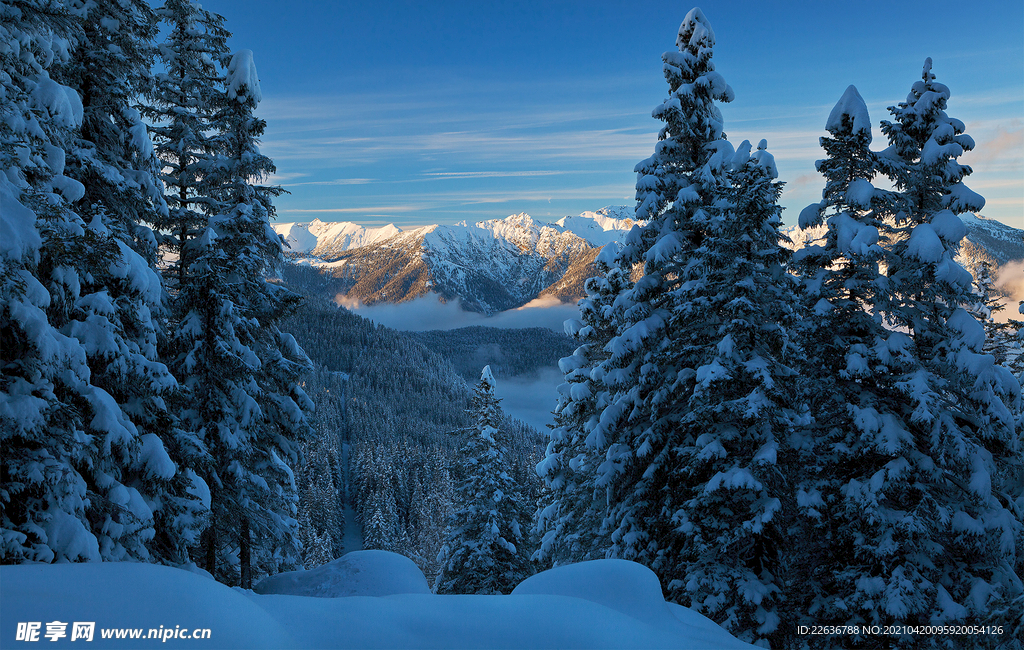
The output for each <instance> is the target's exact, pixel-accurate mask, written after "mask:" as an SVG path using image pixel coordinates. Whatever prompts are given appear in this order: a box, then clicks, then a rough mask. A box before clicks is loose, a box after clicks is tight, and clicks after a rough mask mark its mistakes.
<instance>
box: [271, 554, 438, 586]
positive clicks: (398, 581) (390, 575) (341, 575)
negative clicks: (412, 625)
mask: <svg viewBox="0 0 1024 650" xmlns="http://www.w3.org/2000/svg"><path fill="white" fill-rule="evenodd" d="M255 591H256V593H258V594H290V595H292V596H313V597H315V598H342V597H347V596H392V595H394V594H429V593H430V587H429V586H428V585H427V579H426V578H425V577H424V576H423V572H422V571H420V569H419V567H418V566H416V563H415V562H413V561H412V560H410V559H409V558H407V557H405V556H403V555H398V554H397V553H389V552H387V551H353V552H351V553H346V554H345V555H343V556H342V557H340V558H338V559H337V560H333V561H331V562H328V563H327V564H323V565H321V566H318V567H316V568H315V569H310V570H308V571H288V572H286V573H279V574H277V575H275V576H270V577H269V578H266V579H264V580H263V581H262V582H260V583H259V584H258V585H256V589H255Z"/></svg>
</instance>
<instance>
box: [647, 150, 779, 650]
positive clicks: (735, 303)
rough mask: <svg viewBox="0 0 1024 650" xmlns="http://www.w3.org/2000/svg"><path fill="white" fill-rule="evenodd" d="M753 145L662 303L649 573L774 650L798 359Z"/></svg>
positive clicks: (768, 182) (773, 187)
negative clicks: (667, 521) (665, 381)
mask: <svg viewBox="0 0 1024 650" xmlns="http://www.w3.org/2000/svg"><path fill="white" fill-rule="evenodd" d="M766 146H767V145H766V143H765V142H764V141H762V142H761V144H760V146H759V147H758V149H757V151H755V152H754V153H753V155H751V151H750V149H751V147H750V144H749V143H748V142H744V143H743V144H742V145H741V146H740V147H739V149H738V150H737V152H736V155H735V157H734V158H733V160H732V162H731V164H730V170H729V174H728V177H727V179H728V185H727V186H726V187H724V188H722V190H721V193H720V196H721V200H720V201H719V202H718V204H717V205H716V207H715V209H714V210H713V211H712V212H711V213H710V218H709V220H708V222H707V225H706V227H705V229H704V238H703V240H702V242H701V245H700V246H698V247H697V248H695V249H694V250H693V251H692V252H691V253H690V262H689V263H688V264H687V266H686V276H684V278H682V279H683V282H682V284H681V285H680V287H679V289H678V290H677V291H676V292H675V303H676V304H675V308H674V310H673V312H672V315H671V317H670V319H669V323H668V329H669V331H671V332H673V334H674V336H673V339H672V341H671V343H670V344H669V348H668V350H667V354H668V355H669V356H670V357H671V358H673V359H674V360H675V363H676V364H677V367H678V368H680V371H679V372H678V374H677V375H676V379H675V382H674V383H673V384H672V386H671V394H672V395H673V399H674V400H675V401H676V402H677V403H676V405H675V406H674V407H673V410H672V411H669V412H672V413H673V416H674V417H675V418H677V419H676V420H675V424H674V427H673V430H672V434H671V438H670V440H669V450H668V453H667V457H668V461H667V464H668V465H669V466H670V467H671V468H672V469H671V471H669V472H665V477H666V484H665V485H664V486H662V487H661V491H662V493H663V496H661V497H660V502H661V503H663V504H664V505H663V506H662V507H663V508H665V509H666V510H667V511H669V512H671V524H672V528H671V530H670V531H669V533H668V535H667V539H666V541H665V542H663V546H664V551H663V553H662V556H661V557H660V558H659V561H658V566H659V569H660V571H659V573H660V574H661V576H662V577H663V578H664V579H665V580H666V596H667V597H668V598H669V599H671V600H674V601H676V602H680V603H683V604H687V605H690V606H692V607H694V608H695V609H697V610H698V611H700V612H702V613H704V614H705V615H706V616H708V617H709V618H711V619H712V620H715V621H716V622H719V623H720V624H721V625H722V626H723V627H725V628H726V629H728V630H729V631H731V632H732V633H733V634H735V635H736V636H737V637H738V638H740V639H743V640H746V641H750V642H757V641H760V642H762V643H763V642H765V641H772V642H773V645H774V644H775V643H777V642H780V641H781V640H782V639H784V638H786V637H787V636H790V635H792V628H793V624H792V621H791V620H789V618H790V617H789V615H788V614H787V611H788V610H789V605H788V603H786V602H785V599H786V594H785V593H784V592H785V591H788V589H786V587H787V583H788V580H789V575H788V567H789V564H790V558H789V556H788V555H787V552H788V550H789V548H788V547H789V544H788V543H787V539H786V538H787V537H788V535H789V527H790V521H791V519H792V514H793V513H792V505H793V504H792V499H791V498H790V496H789V495H790V493H791V485H790V476H791V475H792V473H793V469H794V466H793V462H792V460H791V456H792V453H791V451H790V440H789V438H790V431H791V429H792V428H793V426H794V424H796V423H797V421H798V419H799V415H798V414H797V413H796V412H795V407H794V403H795V402H796V399H795V398H796V391H795V389H794V388H795V384H796V382H795V377H796V374H797V371H796V370H794V368H793V364H796V363H797V362H799V354H798V349H797V348H796V347H795V346H794V342H793V340H792V327H793V321H794V316H795V314H794V308H793V305H794V303H795V302H796V287H795V283H794V282H793V281H792V280H791V279H790V277H789V276H788V275H787V274H786V271H785V268H786V262H787V261H788V257H789V253H788V250H787V249H785V248H783V247H782V245H781V241H783V240H784V236H783V235H781V234H780V232H779V227H780V223H781V222H780V213H781V212H782V209H781V208H780V207H779V206H778V203H777V201H778V198H779V195H780V194H781V193H782V184H781V183H779V182H777V181H775V178H776V176H777V171H776V169H775V163H774V160H773V158H772V156H771V154H769V153H768V152H767V150H766ZM666 411H668V409H666ZM673 411H674V412H673ZM669 508H672V510H668V509H669ZM783 620H785V624H783V623H782V621H783Z"/></svg>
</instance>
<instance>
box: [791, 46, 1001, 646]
mask: <svg viewBox="0 0 1024 650" xmlns="http://www.w3.org/2000/svg"><path fill="white" fill-rule="evenodd" d="M926 67H930V66H926ZM929 74H930V72H929V71H928V70H927V69H926V72H925V77H926V80H925V82H924V83H921V82H919V84H918V85H916V86H915V90H914V92H912V93H911V97H910V98H909V99H908V102H907V103H906V104H903V105H901V107H900V109H894V111H896V112H897V114H898V115H900V116H901V118H900V119H904V120H906V122H907V125H913V126H912V128H911V130H912V131H915V132H917V133H918V134H923V133H925V132H927V133H928V135H927V136H924V137H923V141H922V142H921V143H920V144H921V146H927V147H933V146H939V147H946V148H945V149H944V151H945V154H944V155H945V156H946V157H945V159H944V160H943V161H941V162H938V163H937V164H935V166H934V167H932V170H931V171H932V172H933V173H934V172H937V171H938V170H939V169H940V168H941V169H942V170H947V171H949V172H951V173H953V175H954V176H955V180H954V181H952V182H949V183H948V185H947V187H946V189H945V191H943V190H942V189H939V188H930V189H929V188H924V187H919V186H917V185H915V181H914V180H913V179H914V178H924V177H926V176H928V174H926V173H924V172H922V171H920V170H915V166H916V165H918V164H919V162H920V154H919V153H918V154H914V153H913V147H911V146H910V145H909V142H907V141H905V138H904V135H903V123H902V122H898V124H899V126H894V125H892V124H889V123H885V124H884V125H883V130H885V131H887V133H889V135H890V141H891V142H900V144H899V145H898V146H896V145H894V146H891V147H890V149H888V150H886V152H883V153H882V154H874V153H872V152H871V151H870V150H869V149H868V145H869V144H870V141H871V132H870V129H871V127H870V122H869V119H868V115H867V108H866V106H865V105H864V102H863V100H862V99H860V96H859V95H858V94H857V93H856V91H855V89H853V88H852V87H851V88H850V89H848V90H847V92H846V93H845V94H844V96H843V98H842V99H841V100H840V102H839V104H837V106H836V108H835V109H833V111H832V113H831V114H830V116H829V120H828V123H827V124H826V130H827V131H828V132H829V134H830V137H826V138H822V145H823V147H824V148H825V150H826V153H827V154H828V158H826V160H823V161H820V162H819V164H818V169H819V171H820V172H821V173H822V174H823V175H824V176H825V178H826V186H825V190H824V192H823V201H822V202H821V203H820V204H814V205H812V206H809V207H808V208H807V209H805V210H804V211H803V212H802V213H801V218H800V225H801V226H802V227H810V226H814V225H816V224H818V223H821V222H822V221H823V220H824V221H825V222H826V223H827V225H828V231H827V235H826V239H825V241H824V242H823V243H822V244H819V245H816V246H811V247H808V248H807V249H804V250H801V251H799V252H798V253H797V255H796V260H795V261H796V264H797V267H798V268H799V269H800V270H801V273H802V275H803V278H804V281H805V286H806V289H807V292H808V298H809V300H808V308H809V309H810V313H811V314H813V316H814V317H815V319H816V323H815V327H812V328H809V329H808V331H807V332H806V334H805V336H806V339H805V346H806V347H807V349H808V350H809V351H810V350H813V351H814V352H813V354H811V355H810V359H809V362H810V363H809V365H808V366H807V370H806V371H805V372H806V373H807V374H808V375H810V374H811V373H814V376H815V378H816V382H817V385H816V386H815V387H813V389H812V390H811V391H810V392H811V393H812V396H811V407H812V413H813V416H814V418H815V425H814V427H813V428H812V429H811V436H810V437H809V438H808V439H807V440H806V441H804V442H803V444H798V445H797V447H798V449H799V450H800V452H801V453H802V466H803V467H804V472H803V476H802V477H801V479H800V481H799V484H798V488H797V495H796V496H797V503H798V506H799V508H800V511H801V514H802V517H803V518H802V520H801V522H800V523H801V525H800V527H798V528H802V529H803V531H804V532H803V534H802V536H801V539H802V540H804V542H805V544H806V546H805V547H804V549H803V552H802V554H801V557H804V558H806V559H807V561H806V564H805V565H804V566H803V567H801V568H800V569H799V570H797V571H796V575H798V576H800V578H799V579H800V581H801V582H802V589H800V590H798V593H799V594H800V595H802V596H803V599H802V602H798V603H796V606H797V609H798V610H799V611H804V612H808V613H809V614H810V615H811V616H813V617H815V620H829V621H830V622H834V623H835V624H853V625H864V624H871V625H885V624H928V623H933V624H934V623H942V622H951V621H962V620H967V619H973V620H982V619H985V618H986V617H987V616H989V613H990V612H991V611H992V608H993V607H998V606H999V605H1000V604H1002V603H1005V602H1006V601H1005V598H1006V597H1007V596H1008V595H1009V594H1008V593H1007V589H1008V588H1009V585H1011V584H1012V583H1013V582H1014V580H1013V577H1012V576H1011V575H1009V574H1008V573H1007V569H1008V567H1009V564H1008V563H1007V562H1006V561H1005V558H1006V557H1008V556H1012V555H1013V553H1014V550H1013V549H1014V547H1015V545H1016V543H1017V542H1016V538H1017V535H1018V532H1017V531H1018V529H1019V523H1018V522H1015V521H1014V518H1013V517H1012V516H1011V515H1010V513H1009V512H1008V511H1007V510H1006V509H1005V508H1004V507H1003V506H1002V505H1001V504H1000V502H999V499H998V495H997V491H993V488H994V487H996V484H997V483H998V476H999V475H1000V471H999V470H1000V464H1001V462H1000V458H1001V457H1003V458H1005V454H1006V452H1007V451H1008V450H1010V449H1018V450H1019V441H1018V440H1017V439H1016V436H1015V434H1014V433H1013V431H1012V429H1009V428H1007V415H1008V410H1007V408H1006V405H1005V404H1004V403H1003V402H1002V400H1001V398H1003V397H1007V398H1010V399H1019V385H1018V386H1017V388H1016V392H1014V389H1013V387H1012V386H1010V384H1009V382H1007V381H1006V379H1007V378H1006V377H1005V376H1004V375H1003V374H1002V373H1000V372H999V371H998V370H997V369H995V368H994V364H993V363H992V359H991V357H985V356H984V355H981V354H980V352H981V346H982V344H983V342H984V333H983V330H982V328H981V326H980V324H978V323H977V321H975V320H974V319H973V318H971V317H970V316H969V315H968V314H967V313H966V312H965V311H964V310H963V309H961V308H959V307H958V306H957V305H958V304H960V303H961V302H962V298H963V289H962V288H960V287H959V285H960V284H961V283H962V282H967V284H968V286H969V282H970V274H968V273H967V272H966V271H964V270H963V269H962V268H960V267H959V266H957V265H956V263H955V262H953V259H952V257H953V251H952V246H953V245H955V242H956V241H959V239H960V238H961V237H962V236H963V223H962V222H961V221H960V219H959V218H958V217H956V214H955V212H953V211H951V210H948V209H946V210H943V208H948V207H951V206H952V207H953V209H954V210H958V211H962V210H963V209H965V207H966V206H967V203H964V202H963V201H967V200H968V198H970V197H973V196H976V195H973V193H971V192H969V190H966V188H963V187H962V186H960V187H957V188H956V189H952V186H953V185H954V184H959V180H960V178H961V177H962V176H963V175H964V173H965V171H963V170H958V165H957V164H956V162H955V157H956V156H957V155H959V154H960V153H962V151H963V148H961V145H960V144H956V143H953V146H947V145H949V144H950V142H949V138H952V137H955V136H956V135H957V134H958V133H962V130H963V129H962V125H961V126H960V127H959V129H958V128H957V125H956V124H955V122H954V121H950V120H948V119H947V118H945V113H944V111H943V109H944V105H945V98H948V90H945V89H944V87H943V89H937V88H934V87H928V86H927V84H930V83H931V79H929ZM919 86H920V87H919ZM943 93H944V94H945V96H944V97H943ZM922 97H924V101H923V102H922V103H921V105H920V106H917V107H916V108H915V107H914V105H915V103H916V101H917V100H918V99H921V98H922ZM929 115H930V116H931V117H927V116H929ZM920 119H925V120H927V121H931V123H932V127H930V129H931V130H929V128H923V127H921V126H920V125H919V124H917V122H918V120H920ZM940 123H944V126H943V127H942V128H936V127H937V126H938V125H939V124H940ZM947 132H948V133H947ZM936 134H937V135H938V138H939V140H938V141H932V143H931V144H928V142H927V141H928V140H929V139H930V138H932V135H936ZM914 137H917V136H914ZM963 142H964V143H965V144H966V142H967V140H963ZM918 151H919V150H918ZM926 160H929V163H928V164H933V163H936V162H937V159H936V160H932V159H930V158H928V157H927V156H926ZM879 169H884V170H886V171H887V172H888V173H889V174H892V175H893V178H894V184H895V185H896V188H897V190H899V192H898V194H893V193H891V192H887V191H882V190H878V189H876V188H874V187H873V185H872V184H871V180H872V179H873V178H874V176H875V174H876V173H877V171H878V170H879ZM941 173H946V171H943V172H941ZM941 173H940V175H941ZM948 180H949V179H947V181H948ZM939 196H952V197H953V198H952V199H951V200H948V201H945V202H943V201H942V200H939V199H938V197H939ZM925 197H927V198H925ZM922 198H924V199H925V200H924V201H923V202H922ZM970 200H971V201H973V200H974V199H973V198H970ZM968 202H969V201H968ZM915 203H916V205H917V206H918V207H913V206H914V205H915ZM921 206H930V207H921ZM886 217H888V219H886ZM922 225H923V226H924V227H923V228H922V230H921V231H920V232H917V230H916V229H917V228H919V227H921V226H922ZM900 227H903V228H906V229H907V230H909V231H910V232H909V236H907V234H906V233H901V232H899V231H898V230H897V229H898V228H900ZM880 231H881V232H880ZM887 234H888V236H889V238H890V239H891V240H893V241H894V243H893V244H892V249H891V252H886V251H884V250H883V248H882V247H881V246H879V244H878V242H879V241H880V239H881V241H882V242H883V243H885V240H886V235H887ZM882 261H884V262H885V264H886V266H887V268H888V271H887V275H882V273H881V272H880V268H879V264H880V262H882ZM894 326H895V327H894ZM907 330H909V332H908V331H907ZM954 368H955V371H954ZM1015 395H1016V396H1015ZM1017 453H1019V451H1018V452H1017ZM1008 554H1009V555H1008ZM822 557H829V558H830V561H829V563H828V564H827V566H826V565H824V564H821V562H820V560H816V559H814V558H822ZM1017 584H1019V582H1018V583H1017ZM903 641H904V642H912V641H913V642H915V643H924V644H926V645H927V644H930V643H934V644H938V643H939V642H940V641H941V639H939V638H938V637H931V638H930V639H928V640H925V639H922V638H920V637H918V638H914V639H912V638H910V637H907V638H905V639H903ZM814 642H815V641H814V640H811V641H810V643H814ZM820 642H821V643H824V641H820Z"/></svg>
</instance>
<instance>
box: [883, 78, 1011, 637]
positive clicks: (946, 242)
mask: <svg viewBox="0 0 1024 650" xmlns="http://www.w3.org/2000/svg"><path fill="white" fill-rule="evenodd" d="M931 68H932V61H931V59H926V60H925V62H924V67H923V70H922V73H921V79H920V80H918V81H917V82H915V83H914V84H913V86H912V87H911V91H910V93H909V94H908V95H907V99H906V101H905V102H902V103H900V104H898V105H896V106H893V107H890V109H889V112H890V114H891V115H892V116H893V120H892V121H885V122H883V123H882V130H883V132H884V133H885V134H886V136H887V137H888V140H889V147H888V149H886V150H885V152H884V154H885V155H884V156H883V157H882V161H883V165H882V168H883V169H884V171H885V173H886V174H887V175H888V176H889V178H890V180H891V182H892V183H893V184H894V185H895V186H896V188H897V189H898V190H899V192H900V196H901V198H902V200H903V203H902V205H901V206H900V207H901V209H900V211H899V212H898V213H897V214H896V217H895V222H896V227H897V228H898V229H899V234H900V238H899V240H898V241H897V242H896V243H895V244H894V246H893V251H892V252H893V254H892V258H893V259H892V261H891V262H890V264H889V271H888V275H889V279H890V283H891V285H890V290H891V302H889V303H888V304H887V305H886V316H887V317H888V318H889V319H890V321H891V322H893V323H895V324H897V325H899V326H903V327H906V328H907V329H909V330H910V333H911V336H912V337H913V341H914V349H915V353H916V357H917V359H918V360H919V362H920V364H921V367H922V369H923V370H924V371H925V372H927V373H928V374H929V375H930V377H929V382H928V384H927V388H926V387H925V385H924V382H922V381H921V377H922V374H923V373H920V372H919V373H917V375H916V376H915V384H916V386H915V390H914V391H913V393H912V395H911V397H912V398H913V400H914V402H915V407H916V408H915V412H914V416H915V418H916V419H918V420H919V421H920V422H921V424H922V425H924V427H923V428H924V429H925V431H926V432H927V435H928V436H929V438H930V440H931V444H930V448H931V449H930V450H931V453H932V454H933V455H934V456H935V457H937V460H936V465H937V466H938V467H939V468H941V471H942V472H943V478H944V479H945V484H944V485H942V486H941V488H942V492H945V493H946V495H944V496H946V498H947V499H949V500H950V501H952V503H950V504H949V505H947V504H945V503H941V502H940V505H939V506H938V507H939V508H942V507H945V508H946V509H945V510H940V511H939V512H940V515H941V516H942V518H941V520H945V519H946V517H947V516H948V517H949V520H950V522H951V523H950V524H948V525H947V524H945V521H943V524H944V525H943V526H942V527H941V528H939V530H938V531H936V533H935V534H936V535H942V536H943V537H944V538H945V539H946V540H947V544H948V547H951V548H954V549H955V555H956V556H957V557H959V558H965V560H963V561H960V562H957V563H955V564H954V563H953V562H948V561H947V562H945V563H943V565H940V570H941V571H942V573H940V574H939V576H940V577H939V578H938V579H936V580H935V582H938V583H940V585H941V588H945V589H946V590H947V591H948V592H949V593H950V597H951V599H952V600H953V602H955V603H957V604H959V605H960V606H961V607H962V608H963V609H961V610H959V611H958V614H960V615H961V616H966V617H984V616H985V615H986V613H987V612H990V611H992V610H993V609H998V608H999V603H1001V602H1006V600H1007V599H1011V600H1013V599H1016V598H1017V597H1018V596H1019V595H1020V591H1021V589H1022V587H1021V581H1020V576H1013V575H1007V571H1006V570H1005V567H1004V566H1000V560H1003V561H1004V562H1003V564H1005V559H1006V558H1007V557H1013V556H1014V555H1017V556H1018V557H1019V555H1020V553H1021V552H1022V549H1024V544H1022V535H1024V530H1022V522H1021V520H1020V519H1014V518H1012V517H1011V516H1010V513H1009V512H1008V511H1007V510H1006V506H1007V505H1008V504H1007V500H1008V499H1007V494H1008V492H1009V491H1010V490H1011V489H1012V487H1015V486H1016V481H1019V476H1020V471H1021V469H1022V464H1024V456H1022V451H1024V449H1022V442H1024V441H1022V439H1021V432H1020V431H1019V430H1018V429H1017V428H1016V426H1015V422H1014V419H1015V418H1014V416H1013V412H1014V411H1017V410H1018V409H1019V408H1020V406H1019V405H1020V400H1021V385H1020V382H1019V381H1018V380H1016V378H1014V377H1013V375H1012V373H1010V372H1009V371H1008V369H1006V368H1005V367H1003V366H1000V365H997V364H995V363H994V360H993V358H992V357H991V356H990V355H987V354H983V351H984V341H985V336H984V329H983V327H982V326H981V325H980V324H979V323H978V321H977V320H976V319H975V318H974V317H973V316H971V315H970V314H969V313H967V312H966V311H965V310H964V309H963V306H966V305H969V304H970V303H971V300H972V296H971V288H972V287H971V283H972V278H971V275H970V273H968V272H967V271H966V270H964V269H963V268H962V267H960V265H959V264H957V263H956V262H955V261H954V257H955V255H956V247H957V246H958V244H959V242H960V240H962V239H963V238H964V236H965V234H966V228H965V226H964V224H963V221H962V220H960V218H959V217H958V216H957V215H959V214H962V213H964V212H969V211H978V210H980V209H981V208H982V207H983V206H984V199H983V198H982V197H981V196H979V195H978V194H977V193H975V192H973V191H972V190H971V189H970V188H968V187H967V186H966V185H965V184H964V182H963V180H964V178H966V177H967V176H968V175H970V174H971V171H972V170H971V168H970V167H968V166H966V165H963V164H961V163H960V162H959V161H958V160H957V158H959V157H960V156H961V155H962V154H963V153H964V152H966V151H970V150H971V149H973V148H974V140H973V138H971V137H970V136H969V135H967V134H966V133H965V132H964V131H965V126H964V124H963V122H962V121H960V120H958V119H956V118H951V117H949V116H948V115H947V114H946V106H947V102H948V100H949V97H950V91H949V88H948V87H947V86H945V85H944V84H941V83H938V82H937V81H935V75H934V74H933V73H932V71H931ZM1014 546H1016V549H1015V548H1014ZM949 584H953V585H954V586H955V588H956V590H955V591H953V590H951V589H950V587H949V586H948V585H949ZM968 584H969V585H971V587H970V588H969V589H968V588H967V587H966V586H965V585H968ZM986 588H987V589H988V590H990V591H989V594H988V595H987V596H986V597H984V598H982V597H979V596H978V593H979V590H981V589H986ZM1022 615H1024V611H1018V612H1017V613H1016V616H1017V617H1019V616H1022ZM949 616H950V617H951V618H952V614H950V615H949Z"/></svg>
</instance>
